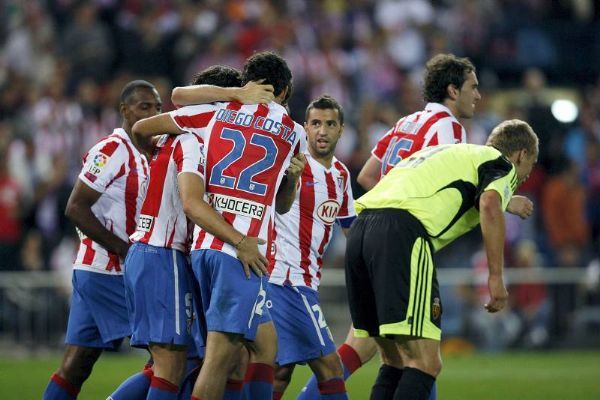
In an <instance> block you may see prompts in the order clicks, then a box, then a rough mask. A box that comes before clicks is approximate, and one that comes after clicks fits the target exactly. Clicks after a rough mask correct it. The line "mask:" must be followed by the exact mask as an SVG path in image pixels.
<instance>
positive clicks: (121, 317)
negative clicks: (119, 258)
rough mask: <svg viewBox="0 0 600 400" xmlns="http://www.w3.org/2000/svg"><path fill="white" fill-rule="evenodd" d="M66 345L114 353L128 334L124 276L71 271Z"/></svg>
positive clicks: (77, 270) (129, 330)
mask: <svg viewBox="0 0 600 400" xmlns="http://www.w3.org/2000/svg"><path fill="white" fill-rule="evenodd" d="M72 281H73V295H72V296H71V308H70V311H69V323H68V325H67V334H66V337H65V343H67V344H71V345H76V346H85V347H100V348H103V349H108V350H116V349H117V348H118V347H119V346H120V344H121V342H122V341H123V338H125V337H127V336H130V335H131V328H130V326H129V318H128V314H127V306H126V301H125V287H124V285H123V276H121V275H107V274H100V273H97V272H91V271H83V270H80V269H75V270H73V279H72Z"/></svg>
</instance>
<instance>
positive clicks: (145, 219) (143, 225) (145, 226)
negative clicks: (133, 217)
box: [137, 215, 154, 232]
mask: <svg viewBox="0 0 600 400" xmlns="http://www.w3.org/2000/svg"><path fill="white" fill-rule="evenodd" d="M153 223H154V217H153V216H151V215H140V222H139V223H138V228H137V230H138V231H142V232H150V229H152V224H153Z"/></svg>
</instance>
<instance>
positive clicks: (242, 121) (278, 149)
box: [170, 102, 306, 257]
mask: <svg viewBox="0 0 600 400" xmlns="http://www.w3.org/2000/svg"><path fill="white" fill-rule="evenodd" d="M170 115H171V117H172V118H173V120H174V121H175V123H176V124H177V125H178V126H179V128H180V129H182V130H184V131H188V132H193V133H196V134H198V135H199V136H200V137H201V138H202V139H203V140H204V151H205V160H206V165H205V176H204V182H205V190H206V194H205V199H206V200H207V202H208V203H209V204H210V205H211V206H212V207H213V208H214V209H215V210H217V211H218V212H219V213H220V214H221V215H222V216H223V218H224V219H225V221H227V222H228V223H229V224H230V225H232V226H233V227H234V228H235V229H236V230H238V231H239V232H241V233H243V234H245V235H248V236H257V237H260V238H262V239H265V240H268V238H269V236H270V232H269V229H272V228H270V227H269V221H270V220H272V219H273V218H274V205H275V196H276V195H277V190H278V188H279V185H280V184H281V181H282V179H283V176H284V175H285V171H286V169H287V167H288V166H289V164H290V160H291V158H292V157H293V156H294V155H295V154H297V153H299V152H304V151H305V150H306V132H305V131H304V129H303V128H302V126H300V125H299V124H297V123H295V122H294V121H293V120H292V119H291V117H290V116H289V115H287V112H286V110H285V108H284V107H282V106H281V105H279V104H277V103H274V102H271V103H269V104H266V105H265V104H246V105H242V104H241V103H238V102H225V103H213V104H203V105H195V106H187V107H182V108H180V109H178V110H175V111H172V112H171V113H170ZM192 249H193V250H198V249H212V250H218V251H222V252H224V253H227V254H229V255H231V256H233V257H236V251H235V248H234V247H233V246H231V245H229V244H227V243H224V242H223V241H222V240H220V239H218V238H216V237H214V236H213V235H211V234H210V233H208V232H206V231H205V230H203V229H201V228H199V227H196V228H195V232H194V241H193V247H192ZM266 250H267V246H266V245H263V246H261V251H262V253H263V254H264V255H266V252H267V251H266Z"/></svg>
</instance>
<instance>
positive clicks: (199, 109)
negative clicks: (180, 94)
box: [170, 102, 229, 115]
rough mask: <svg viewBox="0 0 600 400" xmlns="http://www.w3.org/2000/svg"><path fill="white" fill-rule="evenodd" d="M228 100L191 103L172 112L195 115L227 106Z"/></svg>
mask: <svg viewBox="0 0 600 400" xmlns="http://www.w3.org/2000/svg"><path fill="white" fill-rule="evenodd" d="M228 104H229V103H228V102H214V103H204V104H190V105H187V106H183V107H180V108H178V109H176V110H173V111H171V112H170V113H171V114H176V115H195V114H203V113H206V112H212V111H216V110H219V109H222V108H226V107H227V105H228Z"/></svg>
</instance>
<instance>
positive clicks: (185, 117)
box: [169, 103, 223, 133]
mask: <svg viewBox="0 0 600 400" xmlns="http://www.w3.org/2000/svg"><path fill="white" fill-rule="evenodd" d="M221 108H223V103H217V104H199V105H194V106H186V107H181V108H179V109H177V110H173V111H171V112H169V115H170V116H171V118H173V121H174V122H175V124H176V125H177V126H178V127H179V129H181V130H182V131H186V132H194V133H200V132H201V131H202V129H203V128H206V127H207V126H208V124H209V123H210V121H211V119H212V118H213V116H215V114H216V113H217V110H219V109H221Z"/></svg>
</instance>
